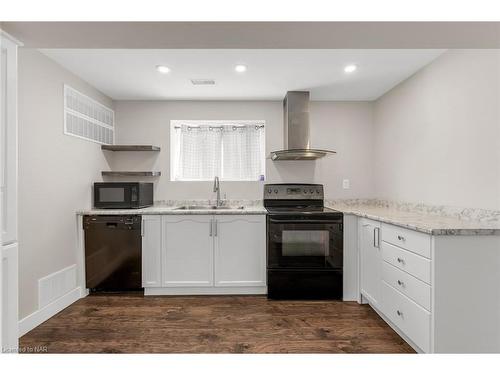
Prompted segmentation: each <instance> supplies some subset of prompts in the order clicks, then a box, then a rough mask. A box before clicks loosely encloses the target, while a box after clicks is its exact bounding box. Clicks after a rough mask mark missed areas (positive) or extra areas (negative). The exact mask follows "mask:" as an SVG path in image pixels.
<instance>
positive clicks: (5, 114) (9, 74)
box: [0, 35, 17, 245]
mask: <svg viewBox="0 0 500 375" xmlns="http://www.w3.org/2000/svg"><path fill="white" fill-rule="evenodd" d="M0 52H1V53H0V59H1V61H0V131H1V134H0V140H1V145H0V150H1V152H2V155H1V157H0V162H1V168H0V169H1V171H0V172H1V173H0V200H1V202H2V203H1V205H0V206H1V215H2V217H1V220H0V222H1V226H2V235H1V238H2V244H4V245H6V244H9V243H13V242H15V241H17V44H16V43H14V41H12V40H11V39H9V38H8V37H6V36H4V35H2V36H0Z"/></svg>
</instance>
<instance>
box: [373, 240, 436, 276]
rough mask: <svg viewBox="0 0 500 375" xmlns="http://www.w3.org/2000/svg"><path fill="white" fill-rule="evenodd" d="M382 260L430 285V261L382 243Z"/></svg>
mask: <svg viewBox="0 0 500 375" xmlns="http://www.w3.org/2000/svg"><path fill="white" fill-rule="evenodd" d="M381 248H382V259H384V260H385V261H386V262H387V263H390V264H392V265H393V266H395V267H397V268H399V269H401V270H403V271H405V272H408V273H409V274H410V275H412V276H415V277H416V278H417V279H420V280H421V281H424V282H426V283H427V284H430V283H431V261H430V260H429V259H427V258H424V257H422V256H420V255H417V254H415V253H412V252H410V251H407V250H404V249H401V248H400V247H397V246H394V245H391V244H390V243H387V242H384V241H382V243H381Z"/></svg>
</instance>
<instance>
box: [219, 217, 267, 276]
mask: <svg viewBox="0 0 500 375" xmlns="http://www.w3.org/2000/svg"><path fill="white" fill-rule="evenodd" d="M214 220H215V221H214V224H215V225H214V239H215V286H265V285H266V218H265V216H261V215H220V216H219V215H217V216H215V219H214Z"/></svg>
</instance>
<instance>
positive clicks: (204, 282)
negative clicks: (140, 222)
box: [162, 215, 214, 287]
mask: <svg viewBox="0 0 500 375" xmlns="http://www.w3.org/2000/svg"><path fill="white" fill-rule="evenodd" d="M212 219H213V217H212V215H165V216H163V218H162V220H163V222H162V226H163V239H162V241H163V244H162V250H163V254H162V258H163V260H162V261H163V286H164V287H183V286H184V287H193V286H213V280H214V278H213V236H212V232H213V227H212Z"/></svg>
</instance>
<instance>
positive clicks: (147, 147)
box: [101, 145, 160, 151]
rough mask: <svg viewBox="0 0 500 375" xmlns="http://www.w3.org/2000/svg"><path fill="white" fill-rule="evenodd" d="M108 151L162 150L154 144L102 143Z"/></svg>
mask: <svg viewBox="0 0 500 375" xmlns="http://www.w3.org/2000/svg"><path fill="white" fill-rule="evenodd" d="M101 150H107V151H160V147H158V146H152V145H101Z"/></svg>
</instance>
